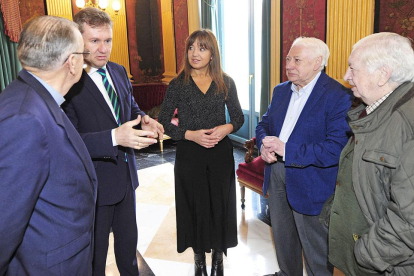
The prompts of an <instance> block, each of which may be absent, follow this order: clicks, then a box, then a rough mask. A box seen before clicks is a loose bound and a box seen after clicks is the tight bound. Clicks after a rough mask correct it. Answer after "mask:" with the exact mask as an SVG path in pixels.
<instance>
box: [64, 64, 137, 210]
mask: <svg viewBox="0 0 414 276" xmlns="http://www.w3.org/2000/svg"><path fill="white" fill-rule="evenodd" d="M106 68H107V71H108V72H109V74H110V76H111V79H112V81H113V83H114V86H115V90H116V92H117V94H118V100H119V102H120V104H121V111H120V120H121V123H122V124H123V123H125V122H128V121H130V120H134V119H136V118H137V117H138V115H141V116H145V113H144V112H142V111H141V110H140V109H139V107H138V105H137V103H136V102H135V99H134V97H133V94H132V85H131V82H130V81H129V79H128V75H127V72H126V70H125V68H124V67H123V66H121V65H119V64H116V63H113V62H108V63H107V65H106ZM62 107H63V109H64V110H65V112H66V114H67V115H68V117H69V119H70V121H71V122H72V123H73V125H74V126H75V128H76V129H77V130H78V132H79V134H80V136H81V137H82V139H83V141H84V142H85V144H86V147H87V148H88V150H89V153H90V155H91V157H92V161H93V163H94V165H95V168H96V174H97V175H98V183H99V185H98V201H97V204H98V206H102V205H112V204H115V203H117V202H119V201H121V200H122V199H123V198H124V195H125V191H126V184H125V183H132V186H133V189H134V190H135V189H136V188H137V187H138V176H137V168H136V161H135V154H134V150H133V149H131V148H125V147H121V146H115V147H114V146H113V145H112V137H111V130H112V129H114V128H117V127H118V123H117V122H116V121H115V118H114V116H113V115H112V112H111V109H110V108H109V106H108V104H107V103H106V101H105V99H104V97H103V96H102V93H101V92H100V91H99V89H98V87H97V86H96V85H95V83H94V82H93V80H92V79H91V78H90V77H89V75H88V74H87V73H86V72H85V71H83V73H82V76H81V79H80V81H79V82H78V83H76V84H75V85H74V86H73V87H72V88H71V90H70V91H69V93H68V94H67V95H66V102H65V103H64V104H63V105H62ZM125 152H126V153H127V155H128V162H127V163H125Z"/></svg>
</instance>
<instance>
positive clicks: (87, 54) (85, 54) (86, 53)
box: [72, 51, 91, 58]
mask: <svg viewBox="0 0 414 276" xmlns="http://www.w3.org/2000/svg"><path fill="white" fill-rule="evenodd" d="M72 54H74V55H83V58H88V57H89V55H90V54H91V52H90V51H86V52H73V53H72Z"/></svg>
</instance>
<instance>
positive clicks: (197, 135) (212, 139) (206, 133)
mask: <svg viewBox="0 0 414 276" xmlns="http://www.w3.org/2000/svg"><path fill="white" fill-rule="evenodd" d="M213 130H214V128H211V129H200V130H187V131H186V132H185V139H187V140H189V141H193V142H195V143H197V144H199V145H200V146H202V147H205V148H208V149H209V148H212V147H214V146H215V145H217V143H218V142H219V141H220V139H219V138H217V136H211V135H210V134H211V133H212V132H213Z"/></svg>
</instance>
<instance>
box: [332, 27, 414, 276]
mask: <svg viewBox="0 0 414 276" xmlns="http://www.w3.org/2000/svg"><path fill="white" fill-rule="evenodd" d="M348 63H349V67H348V70H347V72H346V74H345V76H344V79H345V80H347V81H348V82H349V83H350V85H351V86H352V91H353V93H354V95H355V96H356V97H359V98H361V100H362V101H363V102H364V104H362V105H360V106H359V107H357V108H355V109H353V110H351V111H349V112H348V116H349V119H350V121H349V125H350V127H351V129H352V132H353V136H352V137H351V138H350V140H349V141H348V144H347V145H346V147H345V148H344V150H343V151H342V154H341V159H340V165H339V173H338V181H337V186H336V191H335V198H334V202H333V206H332V211H331V216H330V228H329V260H330V262H331V263H332V264H333V265H334V266H335V267H337V268H338V269H339V270H341V271H343V272H344V273H345V274H346V275H358V276H359V275H414V254H413V253H414V227H413V225H414V88H413V81H414V51H413V48H412V45H411V41H410V40H409V39H407V38H405V37H402V36H400V35H398V34H395V33H378V34H373V35H370V36H367V37H365V38H363V39H361V40H360V41H359V42H357V43H356V44H355V45H354V47H353V51H352V53H351V55H350V57H349V60H348ZM345 176H348V177H345ZM351 179H352V181H351Z"/></svg>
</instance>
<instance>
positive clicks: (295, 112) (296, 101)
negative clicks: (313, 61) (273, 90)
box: [279, 72, 321, 160]
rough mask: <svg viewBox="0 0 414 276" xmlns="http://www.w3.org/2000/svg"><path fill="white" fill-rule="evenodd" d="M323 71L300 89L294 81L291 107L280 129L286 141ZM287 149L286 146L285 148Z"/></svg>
mask: <svg viewBox="0 0 414 276" xmlns="http://www.w3.org/2000/svg"><path fill="white" fill-rule="evenodd" d="M320 75H321V72H319V73H318V74H317V75H316V76H315V77H314V78H313V80H311V82H309V83H308V84H307V85H305V86H304V87H303V88H302V89H299V90H298V87H297V86H296V85H295V84H293V83H292V85H291V89H292V96H291V98H290V102H289V107H288V109H287V112H286V116H285V120H284V122H283V126H282V129H281V130H280V134H279V139H280V140H281V141H282V142H283V143H286V142H287V141H288V140H289V137H290V135H291V134H292V131H293V129H294V128H295V125H296V122H297V121H298V119H299V116H300V114H301V113H302V110H303V107H304V106H305V104H306V102H307V101H308V99H309V96H310V94H311V93H312V90H313V88H314V87H315V84H316V82H317V81H318V79H319V76H320ZM285 149H286V148H285ZM285 155H286V154H283V160H285Z"/></svg>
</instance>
